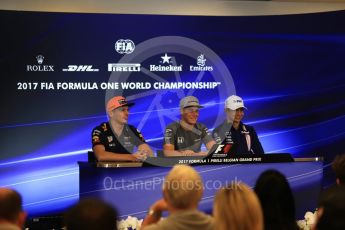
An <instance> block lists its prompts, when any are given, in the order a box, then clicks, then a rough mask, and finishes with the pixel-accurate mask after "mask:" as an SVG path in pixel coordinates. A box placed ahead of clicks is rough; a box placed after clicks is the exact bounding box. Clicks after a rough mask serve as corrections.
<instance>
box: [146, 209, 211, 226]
mask: <svg viewBox="0 0 345 230" xmlns="http://www.w3.org/2000/svg"><path fill="white" fill-rule="evenodd" d="M145 229H147V230H194V229H200V230H201V229H202V230H213V229H214V220H213V218H212V217H211V216H209V215H206V214H205V213H203V212H200V211H198V210H186V211H179V212H176V213H173V214H171V215H169V216H168V217H167V218H165V219H163V220H160V221H158V222H157V223H155V224H151V225H148V226H146V227H145Z"/></svg>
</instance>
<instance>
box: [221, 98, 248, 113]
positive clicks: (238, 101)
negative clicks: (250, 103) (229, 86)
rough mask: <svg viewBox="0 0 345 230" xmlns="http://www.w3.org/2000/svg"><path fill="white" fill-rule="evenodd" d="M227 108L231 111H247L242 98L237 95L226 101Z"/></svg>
mask: <svg viewBox="0 0 345 230" xmlns="http://www.w3.org/2000/svg"><path fill="white" fill-rule="evenodd" d="M225 108H226V109H231V110H236V109H239V108H245V109H247V108H246V107H245V106H244V103H243V100H242V98H240V97H239V96H236V95H232V96H230V97H228V98H227V99H226V100H225Z"/></svg>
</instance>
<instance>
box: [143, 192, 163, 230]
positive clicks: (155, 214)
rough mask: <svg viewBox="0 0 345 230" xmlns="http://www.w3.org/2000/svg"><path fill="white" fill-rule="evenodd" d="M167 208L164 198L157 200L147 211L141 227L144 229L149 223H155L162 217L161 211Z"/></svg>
mask: <svg viewBox="0 0 345 230" xmlns="http://www.w3.org/2000/svg"><path fill="white" fill-rule="evenodd" d="M167 210H168V204H167V203H166V202H165V200H164V199H160V200H157V201H156V202H155V203H154V204H153V205H152V206H151V207H150V210H149V212H148V215H147V216H146V218H145V219H144V221H143V223H142V225H141V229H144V228H145V227H146V226H148V225H150V224H154V223H157V222H158V221H159V220H160V218H161V217H162V212H163V211H167Z"/></svg>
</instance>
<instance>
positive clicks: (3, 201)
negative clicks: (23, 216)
mask: <svg viewBox="0 0 345 230" xmlns="http://www.w3.org/2000/svg"><path fill="white" fill-rule="evenodd" d="M0 189H1V191H0V219H4V220H8V221H10V222H14V221H17V219H18V215H19V213H20V212H21V211H22V203H23V202H22V197H21V195H20V194H19V193H18V192H17V191H15V190H11V189H7V188H0Z"/></svg>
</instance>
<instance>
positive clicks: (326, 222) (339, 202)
mask: <svg viewBox="0 0 345 230" xmlns="http://www.w3.org/2000/svg"><path fill="white" fill-rule="evenodd" d="M314 229H317V230H324V229H327V230H343V229H345V186H343V185H340V186H333V187H331V188H329V189H327V190H326V191H324V192H323V193H322V194H321V197H320V200H319V208H318V211H317V223H316V225H315V228H314Z"/></svg>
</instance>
